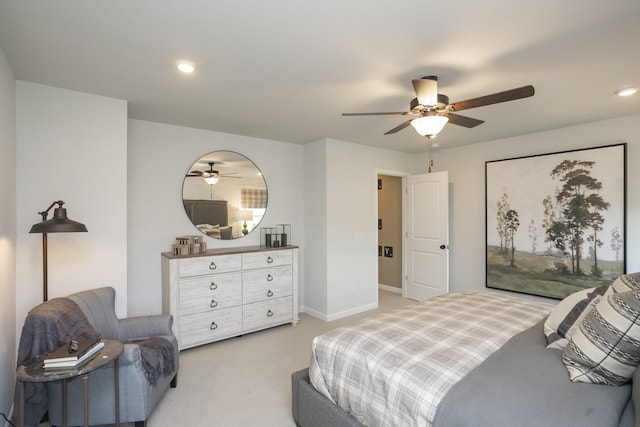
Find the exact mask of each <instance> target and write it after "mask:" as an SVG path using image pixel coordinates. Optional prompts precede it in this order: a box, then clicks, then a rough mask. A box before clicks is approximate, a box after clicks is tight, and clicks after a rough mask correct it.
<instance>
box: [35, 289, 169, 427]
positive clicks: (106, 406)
mask: <svg viewBox="0 0 640 427" xmlns="http://www.w3.org/2000/svg"><path fill="white" fill-rule="evenodd" d="M68 298H69V299H71V300H73V301H74V302H75V303H76V304H77V305H78V306H79V307H80V309H81V310H82V312H83V313H84V314H85V316H86V317H87V319H88V320H89V323H90V324H91V326H93V328H94V329H95V330H96V331H97V332H98V333H99V334H100V335H102V336H103V337H104V338H107V339H112V340H121V341H125V345H124V351H123V353H122V354H121V355H120V357H119V359H118V361H119V365H120V368H119V369H120V422H129V423H131V422H135V425H136V427H139V426H145V425H146V420H147V418H148V417H149V415H150V414H151V412H152V411H153V409H154V408H155V407H156V405H157V403H158V402H159V401H160V399H161V398H162V396H163V395H164V393H165V391H167V389H168V388H169V387H172V388H173V387H175V386H176V381H177V372H178V342H177V340H176V337H175V336H174V335H173V332H172V331H171V327H172V323H173V318H172V317H171V315H155V316H141V317H132V318H127V319H118V318H117V317H116V313H115V290H114V289H113V288H110V287H105V288H99V289H93V290H89V291H83V292H78V293H76V294H73V295H69V296H68ZM152 336H160V337H162V338H164V339H167V340H169V342H171V344H172V346H173V355H174V360H175V369H174V372H173V373H172V374H170V375H158V376H157V378H156V379H155V380H156V383H155V385H152V384H151V383H150V382H149V380H148V379H147V376H146V375H145V372H144V370H143V366H142V364H143V360H142V352H141V347H140V345H138V344H137V343H126V341H127V340H133V339H137V338H145V337H152ZM113 370H114V367H113V364H109V365H107V366H105V367H103V368H101V369H98V370H96V371H93V372H92V373H91V374H90V377H89V424H91V425H95V424H113V423H115V402H114V399H115V398H114V393H113V387H114V379H113V376H114V371H113ZM47 391H48V397H49V404H48V411H49V420H50V422H51V424H52V425H54V426H55V425H62V386H61V384H60V383H59V382H50V383H47ZM67 396H68V400H67V402H68V407H67V422H68V425H72V426H76V425H82V424H83V404H82V402H83V387H82V380H81V379H80V378H74V379H72V380H69V381H68V383H67Z"/></svg>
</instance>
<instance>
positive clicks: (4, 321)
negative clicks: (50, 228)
mask: <svg viewBox="0 0 640 427" xmlns="http://www.w3.org/2000/svg"><path fill="white" fill-rule="evenodd" d="M15 110H16V85H15V79H14V77H13V72H12V71H11V68H10V67H9V64H8V63H7V60H6V58H5V56H4V53H3V52H2V49H0V200H2V203H0V337H2V338H1V339H0V412H2V413H4V414H7V415H8V414H9V408H11V404H12V403H13V400H12V399H13V385H14V378H15V372H16V354H15V347H14V346H13V343H15V341H16V306H15V300H16V114H15Z"/></svg>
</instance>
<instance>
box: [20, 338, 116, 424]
mask: <svg viewBox="0 0 640 427" xmlns="http://www.w3.org/2000/svg"><path fill="white" fill-rule="evenodd" d="M102 341H103V342H104V347H103V348H102V349H100V351H99V352H98V354H97V355H96V356H95V357H94V358H93V359H91V360H90V361H89V362H87V363H86V364H84V365H82V366H80V367H79V368H76V369H72V370H69V371H46V372H45V370H44V357H43V356H42V355H38V356H35V357H34V358H32V359H30V360H28V361H27V362H25V363H24V364H23V365H21V366H20V367H18V370H17V371H16V376H17V377H18V388H19V393H20V394H19V396H20V415H19V420H20V427H24V383H25V382H30V383H43V382H49V381H62V425H63V426H64V427H66V426H67V380H68V379H70V378H75V377H79V376H82V382H83V383H84V425H85V426H88V425H89V373H90V372H91V371H94V370H96V369H98V368H101V367H102V366H104V365H106V364H108V363H110V362H113V363H114V372H115V374H114V379H113V382H114V388H115V407H116V413H115V416H116V426H119V425H120V384H119V382H120V372H119V364H118V356H120V354H121V353H122V351H123V350H124V344H123V343H122V342H120V341H113V340H102Z"/></svg>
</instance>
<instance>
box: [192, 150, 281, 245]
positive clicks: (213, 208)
mask: <svg viewBox="0 0 640 427" xmlns="http://www.w3.org/2000/svg"><path fill="white" fill-rule="evenodd" d="M182 202H183V204H184V209H185V212H186V214H187V216H188V217H189V219H190V220H191V222H192V223H193V225H195V226H196V228H197V229H198V230H200V231H201V232H202V233H204V234H206V235H208V236H209V237H214V238H216V239H237V238H239V237H243V236H245V235H247V234H249V233H250V232H251V231H252V230H254V229H255V228H256V227H257V226H258V224H259V223H260V221H261V220H262V217H263V216H264V214H265V212H266V210H267V202H268V191H267V184H266V183H265V181H264V177H263V176H262V173H261V172H260V170H259V169H258V167H257V166H256V165H255V164H254V163H253V162H252V161H251V160H249V159H248V158H246V157H245V156H243V155H242V154H238V153H235V152H233V151H214V152H212V153H209V154H206V155H204V156H202V157H201V158H199V159H198V160H197V161H196V162H195V163H194V164H193V165H191V167H190V168H189V169H188V170H187V173H186V175H185V178H184V182H183V184H182Z"/></svg>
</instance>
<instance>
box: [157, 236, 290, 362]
mask: <svg viewBox="0 0 640 427" xmlns="http://www.w3.org/2000/svg"><path fill="white" fill-rule="evenodd" d="M161 258H162V311H163V313H164V314H167V313H170V314H172V315H173V329H174V334H175V335H176V337H177V338H178V343H179V347H180V350H183V349H186V348H190V347H194V346H198V345H202V344H207V343H210V342H214V341H219V340H222V339H225V338H230V337H234V336H238V335H242V334H245V333H249V332H255V331H259V330H261V329H266V328H270V327H273V326H277V325H282V324H285V323H291V324H293V325H295V324H297V323H298V320H299V317H298V247H297V246H283V247H279V248H265V247H262V246H248V247H238V248H224V249H210V250H208V251H206V252H205V253H202V254H197V255H174V254H172V253H170V252H165V253H162V257H161Z"/></svg>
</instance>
